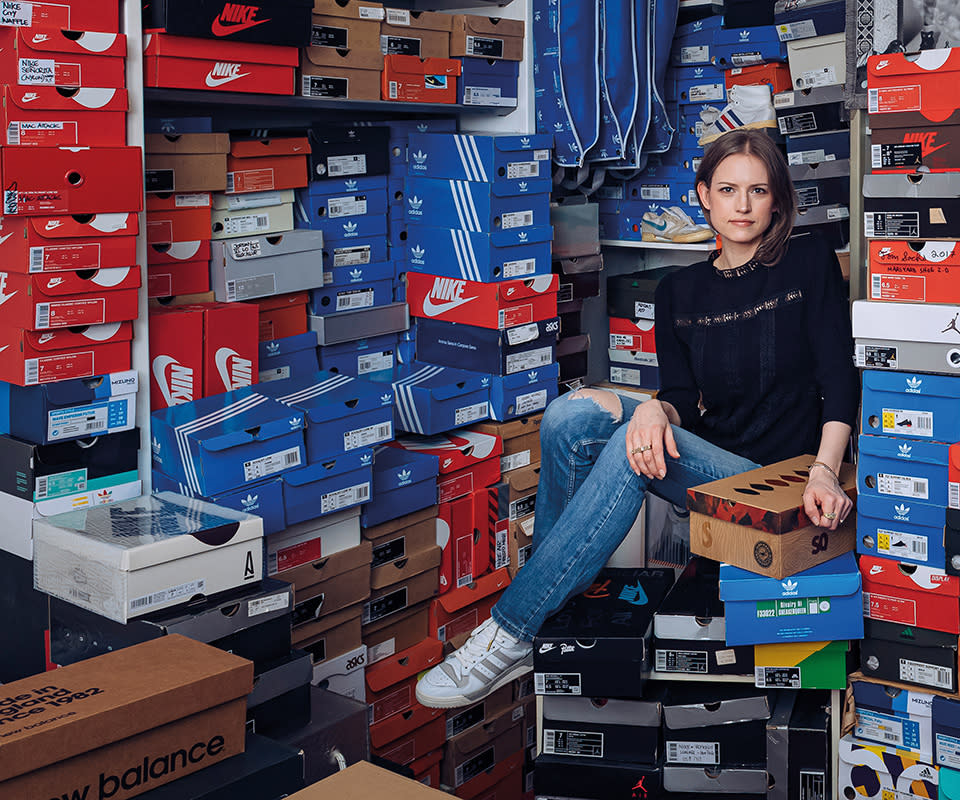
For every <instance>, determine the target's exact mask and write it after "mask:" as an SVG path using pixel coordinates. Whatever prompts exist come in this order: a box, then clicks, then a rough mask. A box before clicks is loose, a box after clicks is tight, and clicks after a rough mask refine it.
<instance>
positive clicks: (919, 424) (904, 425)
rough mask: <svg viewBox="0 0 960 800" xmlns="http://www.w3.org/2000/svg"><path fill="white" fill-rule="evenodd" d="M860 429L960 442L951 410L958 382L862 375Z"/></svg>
mask: <svg viewBox="0 0 960 800" xmlns="http://www.w3.org/2000/svg"><path fill="white" fill-rule="evenodd" d="M862 377H863V402H862V406H861V408H862V411H861V422H860V426H861V430H863V431H866V432H869V433H875V434H883V435H886V436H898V437H904V438H909V439H920V438H923V439H932V440H933V441H937V442H955V441H958V440H960V421H957V420H956V419H955V418H954V417H953V413H952V409H953V408H955V407H956V405H957V402H958V400H960V379H958V378H957V377H953V376H946V375H915V374H911V373H903V372H896V373H893V372H878V371H876V370H865V371H864V373H863V376H862Z"/></svg>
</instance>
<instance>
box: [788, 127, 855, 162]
mask: <svg viewBox="0 0 960 800" xmlns="http://www.w3.org/2000/svg"><path fill="white" fill-rule="evenodd" d="M786 141H787V144H786V146H787V162H788V163H789V164H790V165H791V166H795V165H799V164H822V163H823V162H825V161H837V160H841V159H849V158H850V132H849V131H846V130H842V131H831V132H828V133H798V134H794V135H791V136H787V137H786Z"/></svg>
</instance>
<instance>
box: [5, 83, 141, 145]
mask: <svg viewBox="0 0 960 800" xmlns="http://www.w3.org/2000/svg"><path fill="white" fill-rule="evenodd" d="M0 128H2V129H3V130H5V131H6V132H7V134H6V140H5V141H4V144H7V145H13V146H20V147H30V146H34V147H35V146H42V147H59V146H62V145H87V146H89V147H123V146H124V145H125V144H126V143H127V90H126V89H100V88H82V89H81V88H75V89H67V90H64V89H59V90H58V89H57V88H56V87H54V86H24V87H20V88H17V87H16V86H11V85H10V84H7V85H5V86H4V87H3V104H2V106H0Z"/></svg>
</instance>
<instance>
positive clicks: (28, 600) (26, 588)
mask: <svg viewBox="0 0 960 800" xmlns="http://www.w3.org/2000/svg"><path fill="white" fill-rule="evenodd" d="M49 599H50V598H49V597H48V595H46V594H44V593H43V592H38V591H37V590H36V589H34V588H33V562H32V561H27V560H26V559H25V558H20V557H19V556H15V555H13V554H12V553H8V552H6V551H5V550H0V618H2V619H3V620H4V622H3V625H4V630H3V636H2V637H0V639H2V642H3V645H2V646H0V683H13V682H14V681H18V680H20V679H21V678H29V677H30V676H31V675H39V674H42V673H43V672H44V670H45V669H46V664H47V662H46V632H47V619H48V616H49V614H48V610H47V608H48V602H49Z"/></svg>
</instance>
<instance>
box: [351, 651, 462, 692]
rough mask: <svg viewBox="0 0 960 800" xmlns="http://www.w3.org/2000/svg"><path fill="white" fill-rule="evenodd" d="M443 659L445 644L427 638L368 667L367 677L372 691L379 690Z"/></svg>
mask: <svg viewBox="0 0 960 800" xmlns="http://www.w3.org/2000/svg"><path fill="white" fill-rule="evenodd" d="M442 660H443V645H442V644H441V643H440V642H439V641H437V640H436V639H430V638H426V639H424V640H423V641H422V642H418V643H417V644H415V645H413V647H408V648H407V649H406V650H401V651H400V652H399V653H394V654H393V655H392V656H387V657H386V658H384V659H382V660H380V661H377V662H376V663H375V664H371V665H370V666H368V667H367V670H366V673H365V676H364V677H365V679H366V681H367V686H369V687H370V689H371V691H374V692H379V691H381V690H383V689H386V688H387V687H388V686H390V685H391V684H394V683H399V682H400V681H402V680H405V679H406V678H409V677H411V676H412V675H416V674H417V673H418V672H422V671H423V670H425V669H427V668H428V667H431V666H433V665H434V664H439V663H440V661H442Z"/></svg>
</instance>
